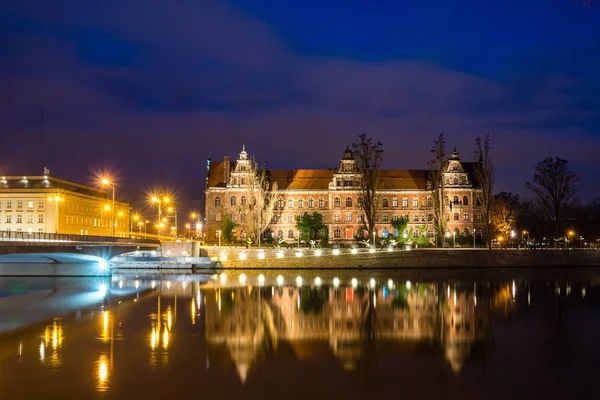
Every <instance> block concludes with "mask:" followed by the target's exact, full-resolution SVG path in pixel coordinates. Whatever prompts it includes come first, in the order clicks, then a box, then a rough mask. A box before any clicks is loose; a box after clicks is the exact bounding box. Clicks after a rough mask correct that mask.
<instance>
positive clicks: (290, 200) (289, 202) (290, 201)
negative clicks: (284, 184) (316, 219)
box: [288, 197, 294, 208]
mask: <svg viewBox="0 0 600 400" xmlns="http://www.w3.org/2000/svg"><path fill="white" fill-rule="evenodd" d="M288 208H294V199H293V198H292V197H290V198H289V199H288Z"/></svg>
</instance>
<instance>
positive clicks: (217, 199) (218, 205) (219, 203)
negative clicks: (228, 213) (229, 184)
mask: <svg viewBox="0 0 600 400" xmlns="http://www.w3.org/2000/svg"><path fill="white" fill-rule="evenodd" d="M215 207H221V197H220V196H217V197H215Z"/></svg>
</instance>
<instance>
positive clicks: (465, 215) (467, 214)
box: [463, 213, 469, 221]
mask: <svg viewBox="0 0 600 400" xmlns="http://www.w3.org/2000/svg"><path fill="white" fill-rule="evenodd" d="M463 219H464V220H465V221H468V220H469V213H464V214H463Z"/></svg>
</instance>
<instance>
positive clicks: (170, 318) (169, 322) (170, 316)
mask: <svg viewBox="0 0 600 400" xmlns="http://www.w3.org/2000/svg"><path fill="white" fill-rule="evenodd" d="M172 325H173V312H172V311H171V306H169V308H167V329H168V330H171V326H172Z"/></svg>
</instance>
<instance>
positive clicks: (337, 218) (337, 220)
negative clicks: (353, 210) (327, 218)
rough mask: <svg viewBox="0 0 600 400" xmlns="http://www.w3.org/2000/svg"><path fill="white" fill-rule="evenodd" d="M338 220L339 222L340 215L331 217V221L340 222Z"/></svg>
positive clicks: (336, 214)
mask: <svg viewBox="0 0 600 400" xmlns="http://www.w3.org/2000/svg"><path fill="white" fill-rule="evenodd" d="M340 220H341V217H340V213H335V215H334V216H333V221H334V222H340Z"/></svg>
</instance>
